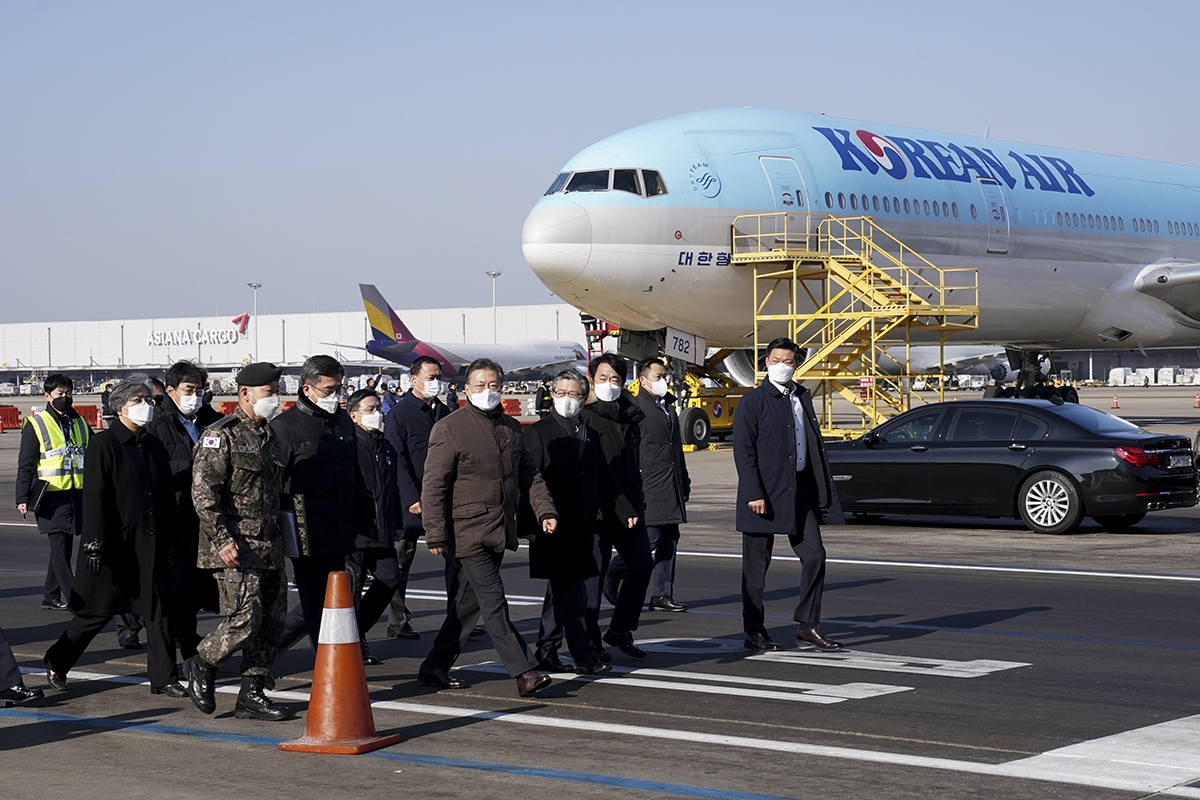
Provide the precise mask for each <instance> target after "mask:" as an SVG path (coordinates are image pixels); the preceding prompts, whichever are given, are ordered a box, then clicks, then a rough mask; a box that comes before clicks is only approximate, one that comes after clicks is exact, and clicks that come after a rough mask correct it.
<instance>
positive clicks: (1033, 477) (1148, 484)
mask: <svg viewBox="0 0 1200 800" xmlns="http://www.w3.org/2000/svg"><path fill="white" fill-rule="evenodd" d="M1191 447H1192V446H1191V442H1190V441H1189V440H1188V439H1187V437H1182V436H1165V435H1158V434H1153V433H1150V432H1149V431H1145V430H1143V429H1141V428H1139V427H1137V426H1136V425H1133V424H1132V423H1129V422H1126V421H1125V420H1123V419H1121V418H1119V417H1114V416H1112V415H1111V414H1105V413H1104V412H1103V411H1096V410H1095V409H1092V408H1088V407H1087V406H1081V405H1077V404H1074V403H1062V402H1060V401H1057V400H1056V401H1049V400H967V401H959V402H950V403H933V404H930V405H927V406H922V407H920V408H915V409H912V410H911V411H907V412H905V413H903V414H901V415H899V416H897V417H896V418H895V419H892V420H889V421H888V422H886V423H884V424H883V425H881V426H879V427H878V428H875V429H874V430H872V431H870V432H868V433H867V434H866V435H864V436H863V437H862V438H859V439H854V440H851V441H845V442H832V443H830V444H828V445H827V449H828V451H829V461H830V464H831V466H832V468H833V479H834V481H836V484H835V485H836V486H837V490H838V495H839V497H840V498H841V502H842V507H843V508H844V510H845V511H847V512H849V513H853V514H855V515H858V516H859V517H860V518H861V517H868V518H869V517H872V516H879V515H883V514H952V515H958V516H982V517H1020V518H1021V519H1022V520H1024V521H1025V524H1026V525H1028V526H1029V527H1030V528H1031V529H1032V530H1034V531H1036V532H1038V533H1066V532H1068V531H1070V530H1073V529H1074V528H1075V527H1077V526H1078V525H1079V523H1080V521H1082V519H1083V518H1084V517H1085V516H1090V517H1091V518H1092V519H1094V520H1095V521H1096V522H1098V523H1100V524H1101V525H1103V526H1105V527H1107V528H1109V529H1124V528H1128V527H1130V526H1132V525H1136V524H1137V523H1138V522H1140V521H1141V520H1142V518H1143V517H1145V516H1146V512H1147V511H1158V510H1161V509H1164V508H1181V507H1187V506H1193V505H1195V504H1196V466H1195V462H1194V461H1193V457H1192V449H1191Z"/></svg>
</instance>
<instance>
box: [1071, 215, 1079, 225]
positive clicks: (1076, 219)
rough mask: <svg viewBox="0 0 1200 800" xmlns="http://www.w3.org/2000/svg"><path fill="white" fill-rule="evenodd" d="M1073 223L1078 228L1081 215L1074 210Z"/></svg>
mask: <svg viewBox="0 0 1200 800" xmlns="http://www.w3.org/2000/svg"><path fill="white" fill-rule="evenodd" d="M1071 225H1072V226H1074V227H1076V228H1078V227H1079V215H1078V214H1076V213H1074V212H1071Z"/></svg>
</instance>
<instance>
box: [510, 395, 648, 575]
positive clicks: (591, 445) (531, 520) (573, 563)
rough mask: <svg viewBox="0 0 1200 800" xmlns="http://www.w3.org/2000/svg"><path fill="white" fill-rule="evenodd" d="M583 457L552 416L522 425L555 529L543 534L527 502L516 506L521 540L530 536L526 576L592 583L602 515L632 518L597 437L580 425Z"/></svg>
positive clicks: (576, 444) (575, 442)
mask: <svg viewBox="0 0 1200 800" xmlns="http://www.w3.org/2000/svg"><path fill="white" fill-rule="evenodd" d="M582 432H583V434H584V436H585V437H586V438H585V439H584V440H583V452H582V454H581V453H580V449H579V444H578V440H577V438H576V437H575V436H572V435H570V434H568V433H567V429H566V427H565V426H564V425H563V422H562V418H561V417H559V416H558V414H557V413H555V412H551V413H550V414H549V415H548V416H546V417H545V418H544V419H542V420H540V421H538V422H536V423H534V424H533V425H527V426H525V430H524V434H523V435H524V440H525V451H526V452H527V453H529V455H530V456H531V457H532V458H533V460H534V462H535V463H536V464H537V466H538V469H539V470H540V471H541V473H542V477H543V478H544V479H545V481H546V488H547V489H549V490H550V498H551V499H552V500H553V501H554V508H555V510H556V511H557V512H558V528H557V529H556V530H555V531H554V533H549V534H548V533H543V532H542V528H541V525H539V524H538V520H537V518H536V517H535V515H534V513H533V509H532V508H531V507H530V505H529V502H528V498H523V500H522V503H521V516H520V530H521V535H522V536H525V537H528V536H529V535H530V534H533V535H534V541H533V543H532V544H531V545H529V577H531V578H547V579H549V578H577V579H582V578H591V577H594V576H596V575H599V574H600V567H599V565H598V564H597V563H596V557H595V554H594V548H593V546H592V537H593V535H594V534H595V531H596V525H597V522H598V517H599V515H600V513H601V512H603V511H608V512H609V513H610V514H613V515H614V516H616V517H618V518H623V519H629V518H630V517H633V516H636V514H635V513H634V511H633V507H632V506H631V505H630V504H629V501H627V500H626V499H625V496H624V495H622V494H621V493H620V492H619V491H618V490H617V488H616V485H615V484H614V483H613V480H612V475H611V473H610V472H609V471H608V467H607V466H606V465H605V463H604V457H603V455H602V454H601V449H600V436H599V434H598V433H596V431H595V430H594V429H592V428H590V427H588V425H587V424H586V423H585V424H584V425H583V431H582Z"/></svg>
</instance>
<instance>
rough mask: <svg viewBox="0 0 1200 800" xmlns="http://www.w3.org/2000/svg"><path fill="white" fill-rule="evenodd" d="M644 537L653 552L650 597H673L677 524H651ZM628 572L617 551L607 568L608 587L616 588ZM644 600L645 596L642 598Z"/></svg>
mask: <svg viewBox="0 0 1200 800" xmlns="http://www.w3.org/2000/svg"><path fill="white" fill-rule="evenodd" d="M646 538H647V540H648V541H649V545H650V550H651V552H653V554H654V559H653V562H652V563H653V572H652V573H651V576H650V578H651V581H650V582H651V586H650V596H651V597H673V596H674V595H675V551H676V549H677V547H678V545H679V526H678V525H651V526H647V528H646ZM628 574H629V564H628V563H627V562H626V560H625V559H624V558H623V557H622V556H621V553H620V551H619V550H618V551H617V557H616V558H614V559H613V560H612V564H611V565H610V566H609V568H608V580H609V581H611V583H610V584H609V587H610V588H611V589H613V590H614V593H615V592H616V590H617V586H618V585H619V584H620V583H621V582H622V581H624V580H625V578H626V576H627V575H628ZM642 602H645V597H643V598H642Z"/></svg>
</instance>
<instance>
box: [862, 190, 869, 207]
mask: <svg viewBox="0 0 1200 800" xmlns="http://www.w3.org/2000/svg"><path fill="white" fill-rule="evenodd" d="M862 207H863V211H866V210H868V209H869V208H870V206H869V205H868V204H867V196H866V195H865V194H864V195H863V196H862Z"/></svg>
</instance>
